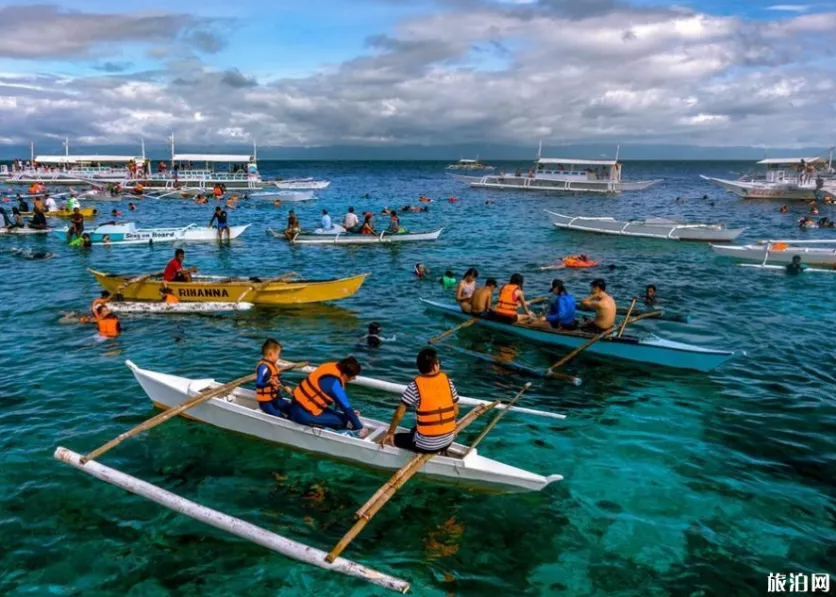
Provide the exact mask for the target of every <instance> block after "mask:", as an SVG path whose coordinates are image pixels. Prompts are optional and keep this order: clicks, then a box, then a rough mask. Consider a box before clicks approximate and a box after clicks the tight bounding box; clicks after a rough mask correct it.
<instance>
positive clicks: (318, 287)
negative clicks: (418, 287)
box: [88, 270, 368, 305]
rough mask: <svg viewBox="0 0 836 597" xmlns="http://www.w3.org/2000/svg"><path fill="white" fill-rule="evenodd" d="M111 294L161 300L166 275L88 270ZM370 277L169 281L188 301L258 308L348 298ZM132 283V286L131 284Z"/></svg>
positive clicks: (182, 297) (361, 275)
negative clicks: (245, 305) (137, 279)
mask: <svg viewBox="0 0 836 597" xmlns="http://www.w3.org/2000/svg"><path fill="white" fill-rule="evenodd" d="M88 271H89V272H90V273H91V274H93V275H94V276H95V277H96V280H97V281H98V282H99V284H101V285H102V286H103V287H104V289H105V290H107V291H109V292H110V293H111V294H116V293H117V291H118V292H121V294H122V295H123V296H124V300H126V301H156V302H159V300H160V288H161V287H162V276H160V275H156V276H152V277H150V278H145V279H142V280H140V281H138V282H134V281H132V280H133V279H135V278H136V277H137V276H119V275H113V274H106V273H103V272H97V271H94V270H88ZM366 276H368V274H360V275H359V276H353V277H351V278H342V279H338V280H271V281H263V282H262V281H258V280H250V279H247V278H221V277H219V276H199V275H198V276H194V279H193V281H191V282H168V287H169V288H171V290H172V291H173V292H174V295H175V296H176V297H177V298H179V299H180V300H181V301H184V302H191V303H198V302H212V303H228V302H236V301H246V302H248V303H255V304H256V305H300V304H304V303H321V302H325V301H337V300H340V299H344V298H348V297H350V296H352V295H353V294H354V293H356V292H357V291H358V290H360V286H362V285H363V282H364V281H365V279H366ZM127 282H129V283H127Z"/></svg>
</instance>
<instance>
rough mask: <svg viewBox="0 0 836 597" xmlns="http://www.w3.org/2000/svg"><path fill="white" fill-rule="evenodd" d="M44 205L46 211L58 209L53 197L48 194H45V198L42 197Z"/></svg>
mask: <svg viewBox="0 0 836 597" xmlns="http://www.w3.org/2000/svg"><path fill="white" fill-rule="evenodd" d="M44 205H45V206H46V211H47V213H49V212H51V211H58V204H57V203H55V199H53V198H52V197H50V196H49V195H47V196H46V199H44Z"/></svg>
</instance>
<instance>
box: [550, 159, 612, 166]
mask: <svg viewBox="0 0 836 597" xmlns="http://www.w3.org/2000/svg"><path fill="white" fill-rule="evenodd" d="M537 163H538V164H544V165H545V164H572V165H575V166H615V165H616V164H617V163H618V162H617V160H579V159H577V158H565V159H561V158H540V159H539V160H537Z"/></svg>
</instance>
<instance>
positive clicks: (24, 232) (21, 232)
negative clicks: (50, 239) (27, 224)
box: [0, 227, 54, 236]
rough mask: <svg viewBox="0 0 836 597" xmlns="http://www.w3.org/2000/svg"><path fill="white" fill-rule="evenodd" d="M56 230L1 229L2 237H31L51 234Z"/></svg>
mask: <svg viewBox="0 0 836 597" xmlns="http://www.w3.org/2000/svg"><path fill="white" fill-rule="evenodd" d="M53 230H54V228H49V229H47V230H36V229H34V228H5V227H0V235H6V236H29V235H33V234H49V233H50V232H52V231H53Z"/></svg>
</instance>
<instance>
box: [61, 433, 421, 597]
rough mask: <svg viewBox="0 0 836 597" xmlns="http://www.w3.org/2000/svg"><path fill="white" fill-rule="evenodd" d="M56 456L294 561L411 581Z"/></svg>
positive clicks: (392, 585)
mask: <svg viewBox="0 0 836 597" xmlns="http://www.w3.org/2000/svg"><path fill="white" fill-rule="evenodd" d="M54 457H55V459H56V460H59V461H61V462H64V463H66V464H69V465H70V466H72V467H74V468H76V469H78V470H80V471H82V472H84V473H87V474H88V475H90V476H92V477H95V478H97V479H100V480H101V481H104V482H105V483H110V484H111V485H115V486H116V487H121V488H122V489H124V490H126V491H129V492H131V493H133V494H135V495H139V496H142V497H144V498H146V499H149V500H151V501H153V502H157V503H158V504H160V505H161V506H164V507H166V508H169V509H170V510H173V511H175V512H179V513H180V514H184V515H186V516H189V517H190V518H193V519H195V520H198V521H200V522H203V523H206V524H208V525H210V526H213V527H215V528H216V529H221V530H223V531H226V532H228V533H231V534H233V535H236V536H237V537H241V538H242V539H245V540H247V541H252V542H253V543H256V544H258V545H261V546H262V547H266V548H267V549H270V550H272V551H275V552H277V553H280V554H282V555H283V556H286V557H288V558H290V559H292V560H297V561H299V562H304V563H306V564H311V565H313V566H317V567H318V568H322V569H324V570H330V571H332V572H339V573H340V574H345V575H347V576H353V577H354V578H359V579H362V580H365V581H367V582H370V583H373V584H375V585H377V586H379V587H383V588H386V589H389V590H391V591H397V592H399V593H406V592H407V591H408V590H409V583H408V582H407V581H405V580H402V579H400V578H395V577H393V576H389V575H388V574H384V573H382V572H378V571H377V570H373V569H371V568H367V567H365V566H363V565H361V564H357V563H355V562H352V561H349V560H346V559H343V558H338V559H336V560H335V561H334V562H326V560H325V558H326V555H327V554H326V553H325V552H324V551H321V550H319V549H316V548H313V547H310V546H308V545H305V544H303V543H298V542H296V541H293V540H292V539H288V538H287V537H283V536H281V535H277V534H275V533H271V532H270V531H268V530H266V529H263V528H261V527H258V526H256V525H254V524H251V523H249V522H246V521H244V520H241V519H240V518H234V517H232V516H229V515H227V514H224V513H223V512H218V511H217V510H213V509H211V508H207V507H206V506H202V505H200V504H197V503H195V502H192V501H190V500H187V499H185V498H183V497H180V496H179V495H176V494H174V493H171V492H170V491H166V490H165V489H162V488H161V487H157V486H156V485H152V484H151V483H146V482H145V481H142V480H140V479H137V478H136V477H131V476H130V475H126V474H125V473H122V472H120V471H117V470H115V469H112V468H109V467H107V466H105V465H103V464H100V463H99V462H96V461H89V462H87V463H86V464H85V463H83V462H82V460H83V458H82V456H81V454H77V453H75V452H72V451H70V450H68V449H66V448H61V447H59V448H57V449H56V450H55V454H54Z"/></svg>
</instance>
